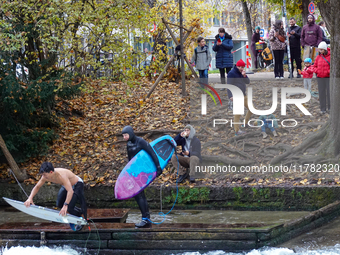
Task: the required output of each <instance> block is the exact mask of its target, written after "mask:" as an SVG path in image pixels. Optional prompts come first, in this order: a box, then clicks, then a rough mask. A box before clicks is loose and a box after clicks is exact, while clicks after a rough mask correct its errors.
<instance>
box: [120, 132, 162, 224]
mask: <svg viewBox="0 0 340 255" xmlns="http://www.w3.org/2000/svg"><path fill="white" fill-rule="evenodd" d="M122 134H123V138H124V140H125V141H127V145H126V147H127V153H128V159H129V161H130V160H131V159H132V158H133V157H134V156H135V155H136V154H137V153H138V152H139V151H141V150H144V151H146V152H147V153H148V154H149V155H150V156H151V158H152V160H153V162H154V163H155V165H156V167H157V177H158V176H160V175H161V174H162V168H161V167H160V165H159V161H158V157H157V155H156V153H155V152H154V150H153V149H152V148H151V146H150V144H149V143H148V142H147V141H145V140H144V139H143V138H141V137H138V136H136V135H135V133H134V132H133V128H132V127H131V126H125V127H124V128H123V130H122ZM135 199H136V202H137V204H138V206H139V209H140V211H141V212H142V221H141V222H140V223H136V224H135V226H136V228H149V227H151V222H150V213H149V206H148V202H147V200H146V197H145V193H144V190H143V191H142V192H140V193H139V194H138V195H136V196H135Z"/></svg>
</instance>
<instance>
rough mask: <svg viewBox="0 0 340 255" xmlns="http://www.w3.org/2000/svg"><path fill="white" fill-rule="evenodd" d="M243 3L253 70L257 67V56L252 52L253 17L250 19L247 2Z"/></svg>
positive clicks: (244, 0)
mask: <svg viewBox="0 0 340 255" xmlns="http://www.w3.org/2000/svg"><path fill="white" fill-rule="evenodd" d="M241 3H242V10H243V13H244V17H245V22H246V28H247V37H248V50H249V52H250V56H251V62H252V63H251V65H252V69H253V68H254V67H255V56H254V54H253V51H252V50H251V37H252V35H253V32H252V26H251V17H250V13H249V9H248V5H247V1H246V0H241Z"/></svg>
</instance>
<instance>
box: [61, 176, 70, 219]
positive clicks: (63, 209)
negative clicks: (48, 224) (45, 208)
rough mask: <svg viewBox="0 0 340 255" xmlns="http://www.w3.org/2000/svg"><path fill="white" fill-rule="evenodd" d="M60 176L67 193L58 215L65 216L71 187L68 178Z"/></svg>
mask: <svg viewBox="0 0 340 255" xmlns="http://www.w3.org/2000/svg"><path fill="white" fill-rule="evenodd" d="M60 178H61V182H62V183H63V186H64V188H65V189H66V190H67V195H66V199H65V203H64V205H63V207H62V208H61V210H60V212H59V215H62V216H65V215H66V213H67V209H68V204H69V203H70V202H71V200H72V197H73V189H72V185H71V182H70V180H69V179H68V178H66V177H62V176H61V177H60Z"/></svg>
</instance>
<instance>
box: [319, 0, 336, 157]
mask: <svg viewBox="0 0 340 255" xmlns="http://www.w3.org/2000/svg"><path fill="white" fill-rule="evenodd" d="M318 8H319V10H320V13H321V16H322V19H323V20H324V21H325V23H326V24H327V27H328V29H329V32H330V35H331V47H332V49H331V71H330V97H331V113H330V120H329V121H330V125H329V127H328V136H327V139H326V140H325V141H324V148H325V149H326V150H325V151H324V153H326V154H328V155H330V156H338V155H339V154H340V114H339V113H340V111H339V110H340V100H339V98H340V87H339V80H338V79H339V77H340V69H339V66H340V55H339V54H340V45H339V40H340V16H339V14H338V12H339V9H340V1H339V0H328V1H325V0H322V1H320V3H318Z"/></svg>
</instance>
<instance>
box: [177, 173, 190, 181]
mask: <svg viewBox="0 0 340 255" xmlns="http://www.w3.org/2000/svg"><path fill="white" fill-rule="evenodd" d="M188 176H189V173H188V172H186V173H185V174H183V175H180V176H178V181H177V182H178V183H181V182H182V181H184V180H185V179H186V178H187V177H188Z"/></svg>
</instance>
